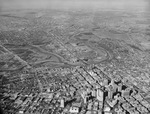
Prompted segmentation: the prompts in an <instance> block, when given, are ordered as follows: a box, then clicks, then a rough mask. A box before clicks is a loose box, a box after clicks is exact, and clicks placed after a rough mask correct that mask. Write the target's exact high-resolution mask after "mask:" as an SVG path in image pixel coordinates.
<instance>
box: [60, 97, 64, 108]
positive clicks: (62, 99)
mask: <svg viewBox="0 0 150 114" xmlns="http://www.w3.org/2000/svg"><path fill="white" fill-rule="evenodd" d="M60 107H61V108H64V107H65V100H64V98H61V99H60Z"/></svg>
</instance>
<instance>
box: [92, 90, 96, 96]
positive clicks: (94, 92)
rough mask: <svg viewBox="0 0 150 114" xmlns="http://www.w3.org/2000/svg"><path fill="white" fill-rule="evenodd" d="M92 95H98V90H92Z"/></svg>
mask: <svg viewBox="0 0 150 114" xmlns="http://www.w3.org/2000/svg"><path fill="white" fill-rule="evenodd" d="M92 97H96V90H95V89H93V90H92Z"/></svg>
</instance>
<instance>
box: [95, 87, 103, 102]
mask: <svg viewBox="0 0 150 114" xmlns="http://www.w3.org/2000/svg"><path fill="white" fill-rule="evenodd" d="M96 98H97V100H99V101H101V102H103V100H104V92H103V91H102V90H101V89H100V88H97V91H96Z"/></svg>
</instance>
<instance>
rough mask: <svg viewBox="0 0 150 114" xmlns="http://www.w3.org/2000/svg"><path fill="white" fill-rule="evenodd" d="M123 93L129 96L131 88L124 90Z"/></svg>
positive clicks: (124, 95)
mask: <svg viewBox="0 0 150 114" xmlns="http://www.w3.org/2000/svg"><path fill="white" fill-rule="evenodd" d="M121 93H122V96H123V97H126V96H129V94H130V88H127V89H125V90H122V91H121Z"/></svg>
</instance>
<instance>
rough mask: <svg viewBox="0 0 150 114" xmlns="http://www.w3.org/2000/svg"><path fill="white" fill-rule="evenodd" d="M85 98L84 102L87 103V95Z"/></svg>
mask: <svg viewBox="0 0 150 114" xmlns="http://www.w3.org/2000/svg"><path fill="white" fill-rule="evenodd" d="M83 100H84V103H85V104H86V103H87V96H85V97H84V99H83Z"/></svg>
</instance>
